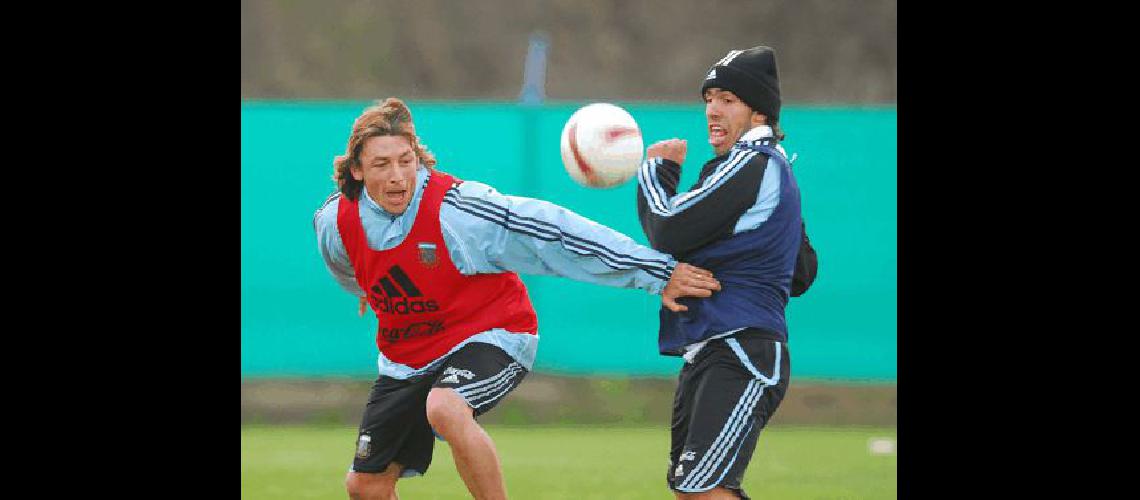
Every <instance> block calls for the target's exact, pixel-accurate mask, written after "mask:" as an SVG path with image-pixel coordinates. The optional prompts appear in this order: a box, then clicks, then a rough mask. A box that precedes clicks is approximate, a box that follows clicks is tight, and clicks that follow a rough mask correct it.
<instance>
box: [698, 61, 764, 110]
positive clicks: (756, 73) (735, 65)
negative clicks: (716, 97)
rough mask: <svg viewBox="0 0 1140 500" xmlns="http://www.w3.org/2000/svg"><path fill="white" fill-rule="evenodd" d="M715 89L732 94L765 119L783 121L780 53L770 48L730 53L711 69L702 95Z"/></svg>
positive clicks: (702, 86) (706, 77)
mask: <svg viewBox="0 0 1140 500" xmlns="http://www.w3.org/2000/svg"><path fill="white" fill-rule="evenodd" d="M711 87H718V88H722V89H724V90H728V91H731V92H732V93H733V94H736V95H737V96H738V97H740V99H741V100H742V101H744V103H745V104H747V105H748V107H750V108H752V109H753V110H754V111H757V112H759V113H761V114H763V115H764V116H768V117H771V118H773V119H776V120H778V119H779V118H780V80H779V77H778V76H777V73H776V52H775V51H773V50H772V49H771V48H770V47H765V46H763V45H760V46H757V47H752V48H751V49H747V50H731V51H729V52H728V54H726V55H725V56H724V57H722V58H721V59H720V60H719V61H717V62H716V63H715V64H713V65H712V67H710V68H709V72H708V74H707V75H706V76H705V81H704V83H702V84H701V96H702V97H703V96H704V94H705V90H706V89H708V88H711Z"/></svg>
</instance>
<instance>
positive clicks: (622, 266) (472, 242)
mask: <svg viewBox="0 0 1140 500" xmlns="http://www.w3.org/2000/svg"><path fill="white" fill-rule="evenodd" d="M440 222H441V226H442V228H443V233H444V238H445V239H447V240H448V247H449V250H452V254H453V255H452V260H453V261H455V263H456V267H457V268H459V270H460V272H461V273H464V274H474V273H497V272H503V271H513V272H516V273H521V274H541V275H554V276H561V277H564V278H570V279H573V280H577V281H584V282H587V283H593V284H598V285H603V286H614V287H620V288H638V289H642V290H645V291H647V292H649V293H652V294H655V295H657V294H661V293H662V291H663V290H664V288H665V285H666V284H667V282H668V281H669V279H670V276H671V275H672V274H673V271H674V269H673V268H674V266H675V265H676V263H677V261H676V259H674V258H673V257H672V256H670V255H668V254H664V253H662V252H658V251H656V250H653V249H652V248H649V247H646V246H644V245H641V244H638V243H637V242H636V241H634V240H633V239H631V238H630V237H628V236H626V235H624V234H622V233H620V232H618V231H615V230H613V229H611V228H609V227H606V226H604V225H602V224H598V223H597V222H595V221H592V220H590V219H587V218H585V217H583V216H581V215H579V214H576V213H574V212H572V211H570V210H569V209H567V208H565V207H561V206H558V205H555V204H553V203H550V202H547V201H543V200H538V199H534V198H525V197H519V196H507V195H503V194H501V193H499V192H497V191H495V190H494V189H493V188H491V187H490V186H487V185H486V184H482V183H479V182H475V181H466V182H464V183H462V184H460V185H459V186H457V187H455V188H452V190H450V191H448V193H447V195H446V196H445V197H444V200H443V206H442V207H440Z"/></svg>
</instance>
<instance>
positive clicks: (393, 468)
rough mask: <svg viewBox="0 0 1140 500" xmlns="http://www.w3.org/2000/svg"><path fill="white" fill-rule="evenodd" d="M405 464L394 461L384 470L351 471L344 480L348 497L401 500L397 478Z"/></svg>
mask: <svg viewBox="0 0 1140 500" xmlns="http://www.w3.org/2000/svg"><path fill="white" fill-rule="evenodd" d="M402 470H404V466H402V465H400V464H398V463H396V462H392V463H391V464H388V468H387V469H385V470H384V472H349V473H348V477H346V478H345V480H344V486H345V488H346V489H347V490H348V498H351V499H352V500H400V496H399V495H397V494H396V480H398V479H400V471H402Z"/></svg>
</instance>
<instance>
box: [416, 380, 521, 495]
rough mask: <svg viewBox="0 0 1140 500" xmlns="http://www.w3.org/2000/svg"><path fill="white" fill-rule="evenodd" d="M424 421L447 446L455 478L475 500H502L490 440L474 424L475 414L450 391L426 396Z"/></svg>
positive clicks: (496, 459) (502, 490)
mask: <svg viewBox="0 0 1140 500" xmlns="http://www.w3.org/2000/svg"><path fill="white" fill-rule="evenodd" d="M427 418H428V422H429V423H431V426H432V428H433V429H435V431H436V432H438V433H439V435H440V436H443V438H444V439H446V440H447V444H448V445H449V446H451V456H452V457H453V458H454V459H455V468H456V469H458V470H459V477H462V478H463V483H464V484H466V485H467V490H468V491H470V492H471V495H472V496H474V497H475V500H505V499H506V498H507V488H506V486H504V485H503V474H502V470H501V469H500V468H499V455H498V453H497V452H496V451H495V443H494V442H492V441H491V436H488V435H487V432H486V431H484V430H483V428H482V427H481V426H479V423H478V422H475V411H474V410H472V409H471V407H470V406H467V401H465V400H464V399H463V397H461V396H460V395H459V394H458V393H456V392H455V391H454V390H452V389H441V388H435V389H432V390H431V392H430V393H428V397H427Z"/></svg>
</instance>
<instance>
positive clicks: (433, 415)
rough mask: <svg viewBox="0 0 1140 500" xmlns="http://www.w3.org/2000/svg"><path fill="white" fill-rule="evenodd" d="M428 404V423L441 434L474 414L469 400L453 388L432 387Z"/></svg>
mask: <svg viewBox="0 0 1140 500" xmlns="http://www.w3.org/2000/svg"><path fill="white" fill-rule="evenodd" d="M426 406H427V419H428V423H430V424H431V426H432V428H434V429H435V430H436V432H438V433H440V434H443V433H445V432H447V430H448V429H449V428H450V427H453V426H454V425H455V424H457V423H461V422H463V421H465V420H469V419H471V418H472V417H473V416H474V411H473V410H472V409H471V407H470V406H468V405H467V401H466V400H464V399H463V397H462V396H460V395H459V394H458V393H456V392H455V391H453V390H451V389H432V390H431V392H429V393H428V397H427V405H426Z"/></svg>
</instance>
